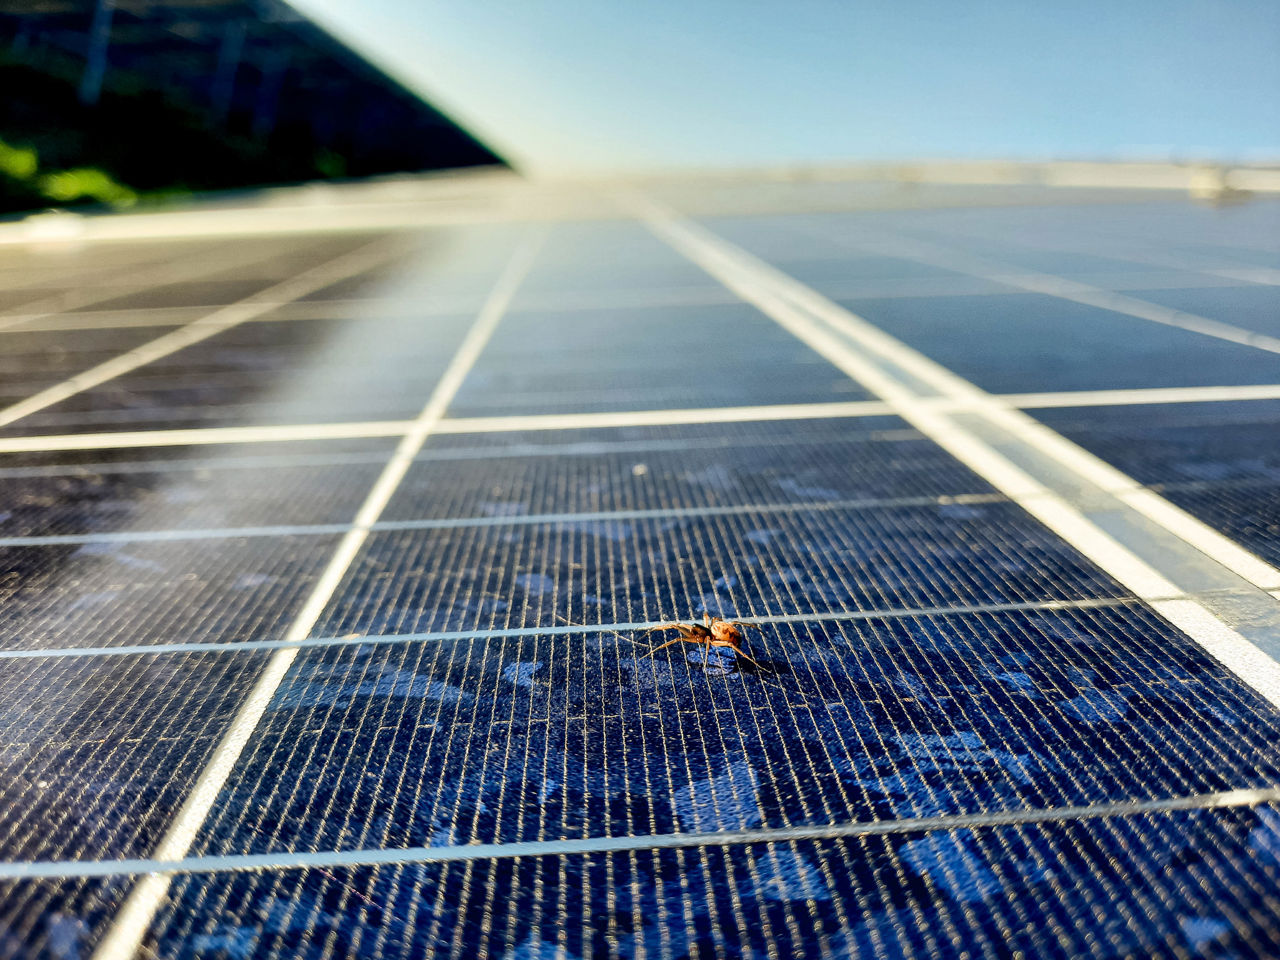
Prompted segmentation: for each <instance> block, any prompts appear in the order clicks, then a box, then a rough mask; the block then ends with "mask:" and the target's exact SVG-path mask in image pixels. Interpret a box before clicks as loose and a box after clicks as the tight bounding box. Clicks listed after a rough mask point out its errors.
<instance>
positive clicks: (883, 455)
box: [384, 421, 992, 520]
mask: <svg viewBox="0 0 1280 960" xmlns="http://www.w3.org/2000/svg"><path fill="white" fill-rule="evenodd" d="M899 423H900V421H899ZM790 427H791V432H792V435H791V436H790V437H786V436H784V435H783V431H781V430H775V431H772V433H770V432H757V433H756V434H755V435H754V436H752V435H751V434H748V433H746V432H744V431H739V433H740V436H739V438H738V439H737V440H735V441H734V443H733V444H732V445H728V444H726V443H724V438H723V437H722V438H721V442H720V443H715V442H710V443H707V442H705V441H703V440H702V439H701V436H700V435H705V433H706V431H705V430H702V431H695V430H686V429H666V430H663V431H660V432H659V431H655V430H643V431H641V430H636V431H632V436H633V437H634V438H635V439H633V440H630V441H612V443H611V441H609V440H606V439H592V438H591V437H589V436H588V437H583V438H581V439H580V440H579V441H578V445H577V447H576V448H575V447H573V446H568V447H566V446H564V445H562V446H561V447H559V448H553V449H552V450H550V451H548V452H547V453H544V454H542V455H540V456H534V455H528V456H523V457H512V456H511V455H510V447H508V446H506V445H507V444H509V445H511V446H513V447H516V448H517V449H528V450H530V451H536V450H537V444H536V440H537V439H538V438H537V437H536V436H535V435H533V434H523V435H522V434H514V435H512V434H506V435H504V437H503V444H504V445H503V446H495V447H493V448H492V449H491V450H490V453H489V455H488V456H480V455H479V454H481V453H483V452H484V449H485V448H480V449H477V450H476V451H475V454H476V455H475V456H471V457H468V458H466V459H463V458H460V457H459V458H456V459H443V458H441V459H435V458H434V457H435V456H436V455H437V454H443V453H445V452H447V451H449V450H451V449H456V443H455V444H454V445H452V446H443V445H441V446H437V444H436V442H435V440H443V439H445V438H444V437H440V438H435V440H433V441H432V442H430V443H429V444H428V446H427V448H426V457H427V458H426V459H424V460H421V461H420V462H419V463H417V464H416V465H415V466H414V467H413V468H412V469H411V470H410V472H409V474H408V475H407V476H406V477H405V479H404V480H403V481H402V483H401V485H400V487H399V488H398V490H397V493H396V496H395V497H394V498H393V499H392V501H391V503H390V504H389V505H388V507H387V510H386V513H385V514H384V516H385V518H386V519H388V520H403V519H417V518H422V517H455V518H456V517H520V516H525V515H531V514H532V515H536V514H545V513H576V512H588V511H609V510H646V509H663V508H669V509H696V508H699V507H724V506H748V505H761V504H789V505H804V504H819V505H820V504H839V503H843V502H847V501H876V500H889V501H892V500H900V499H904V498H905V499H910V498H938V497H947V496H955V495H966V494H978V495H981V494H991V493H992V490H991V487H990V486H989V485H988V484H987V483H986V482H985V481H983V480H981V479H979V478H978V477H976V476H975V475H974V474H973V473H972V472H970V471H969V470H967V469H966V468H964V467H963V466H961V465H960V464H958V463H957V462H956V461H955V460H953V459H952V458H951V457H950V456H948V455H947V454H946V453H945V452H944V451H942V450H940V449H939V448H938V447H937V445H936V444H934V443H932V442H931V441H928V440H925V439H924V438H922V437H920V436H919V435H918V434H915V433H914V431H910V430H899V431H897V432H895V433H889V432H887V431H880V432H879V433H878V434H877V433H869V434H867V435H865V436H864V437H858V436H857V434H856V433H855V432H853V431H849V430H847V429H842V428H841V427H840V425H839V424H838V423H832V422H830V421H828V422H826V423H814V424H808V425H799V426H797V425H794V424H793V425H790ZM664 445H666V446H668V447H674V449H663V446H664ZM619 446H620V447H621V449H613V448H616V447H619ZM611 447H612V448H611ZM850 464H857V469H856V470H851V469H850Z"/></svg>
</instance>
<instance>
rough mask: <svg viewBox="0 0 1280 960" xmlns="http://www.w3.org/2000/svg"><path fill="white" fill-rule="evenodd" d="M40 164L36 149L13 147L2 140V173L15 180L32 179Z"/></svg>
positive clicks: (0, 142)
mask: <svg viewBox="0 0 1280 960" xmlns="http://www.w3.org/2000/svg"><path fill="white" fill-rule="evenodd" d="M39 166H40V159H39V156H38V155H37V154H36V152H35V151H34V150H31V149H23V148H22V147H11V146H10V145H9V144H7V143H5V142H4V141H3V140H0V173H2V174H4V175H5V176H7V177H12V178H13V179H14V180H30V179H31V178H32V177H34V176H35V175H36V170H37V169H38V168H39Z"/></svg>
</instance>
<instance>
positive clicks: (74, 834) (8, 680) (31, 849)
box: [0, 653, 266, 861]
mask: <svg viewBox="0 0 1280 960" xmlns="http://www.w3.org/2000/svg"><path fill="white" fill-rule="evenodd" d="M265 662H266V655H265V654H251V653H236V654H216V653H210V654H195V655H186V656H168V657H142V658H136V657H121V658H112V659H110V660H107V661H94V660H91V659H87V658H72V659H59V658H51V659H43V660H27V661H15V662H10V663H9V664H7V665H6V666H5V669H4V671H3V677H0V702H2V703H3V704H4V707H3V708H0V723H2V724H3V729H4V749H3V753H0V823H3V829H0V859H3V860H6V861H11V860H72V859H88V860H93V859H112V858H118V857H138V856H146V855H147V854H148V853H150V851H151V850H152V848H153V847H154V846H155V844H156V842H157V841H158V840H159V838H160V835H161V833H162V832H163V831H164V828H165V827H166V826H168V823H169V820H170V818H171V817H172V815H173V812H174V811H175V810H176V809H177V808H178V807H179V806H180V805H181V804H182V801H183V800H184V799H185V798H186V795H187V794H188V793H189V792H190V790H191V787H192V785H193V783H194V781H195V778H196V777H197V776H198V775H199V772H200V770H201V769H202V768H203V767H204V764H205V763H206V762H207V761H208V758H209V755H210V753H211V752H212V750H213V748H214V746H215V745H216V744H217V742H218V740H219V738H220V737H221V736H222V732H223V730H224V728H225V727H226V724H227V722H228V721H229V720H230V718H231V715H232V714H233V713H234V712H235V711H236V709H237V708H238V707H239V706H240V703H241V702H242V701H243V700H244V697H245V696H246V694H247V693H248V692H249V688H250V687H251V686H252V685H253V683H254V681H255V680H256V679H257V677H258V675H259V674H260V673H261V671H262V667H263V665H264V664H265ZM30 691H39V695H38V696H37V697H34V698H33V697H31V696H30V695H29V694H30Z"/></svg>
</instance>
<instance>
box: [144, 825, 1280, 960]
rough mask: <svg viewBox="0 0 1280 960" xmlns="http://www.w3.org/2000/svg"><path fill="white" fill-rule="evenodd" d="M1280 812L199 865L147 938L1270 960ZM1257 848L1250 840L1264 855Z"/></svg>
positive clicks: (304, 949)
mask: <svg viewBox="0 0 1280 960" xmlns="http://www.w3.org/2000/svg"><path fill="white" fill-rule="evenodd" d="M1277 843H1280V811H1278V810H1277V809H1276V808H1275V807H1262V808H1259V809H1257V810H1244V811H1191V812H1179V813H1171V814H1159V815H1149V816H1141V817H1131V818H1119V819H1111V820H1086V821H1079V822H1066V823H1053V824H1043V825H1031V826H1014V827H1001V828H995V829H983V830H963V829H962V830H955V831H951V832H946V833H933V834H920V833H902V834H897V835H892V836H888V837H868V838H864V839H860V840H837V841H819V842H795V843H779V844H775V845H772V846H767V847H766V846H752V847H703V848H692V849H687V850H662V851H638V852H634V853H620V854H592V855H582V856H560V857H553V856H545V857H528V858H522V859H500V860H481V861H477V862H471V863H446V864H408V865H403V866H393V867H381V868H359V869H351V868H341V867H339V868H334V869H326V870H309V871H293V872H287V873H282V874H255V873H240V874H223V875H215V876H194V877H190V878H184V879H182V880H180V881H179V882H178V884H177V885H176V887H175V890H174V898H173V901H172V902H171V903H170V904H169V905H168V906H167V907H166V908H165V910H164V912H163V913H162V915H161V918H160V921H159V925H158V927H157V931H156V935H155V936H156V950H157V951H158V952H159V953H161V954H163V955H168V956H193V955H200V954H202V953H204V954H207V953H211V952H215V951H221V952H230V951H232V950H235V951H238V953H239V954H240V955H244V956H250V955H251V956H255V957H265V958H272V960H276V958H280V960H283V958H301V957H310V956H315V955H317V954H320V953H323V954H337V955H347V956H350V955H366V956H367V955H377V956H381V957H387V958H394V957H417V956H424V955H437V956H445V955H451V956H461V955H465V954H467V953H472V952H475V953H477V954H478V955H482V956H483V955H492V956H528V957H547V956H572V957H577V956H588V955H592V956H596V955H598V956H634V955H638V954H640V953H642V952H643V953H644V954H646V955H654V956H669V957H684V956H727V957H737V956H764V955H769V956H775V955H782V956H786V955H803V956H806V957H833V958H834V957H848V956H860V957H876V958H884V960H889V958H895V960H896V958H899V957H905V958H913V960H923V958H935V957H948V958H957V960H959V958H971V957H983V958H993V960H994V958H1004V957H1009V956H1018V955H1022V956H1035V957H1047V958H1079V957H1090V958H1098V960H1102V958H1108V957H1116V956H1190V955H1195V954H1197V953H1200V954H1206V955H1216V956H1231V957H1241V958H1249V957H1255V958H1264V957H1271V956H1275V955H1277V953H1278V952H1280V923H1277V920H1276V917H1277V916H1280V898H1278V897H1277V895H1276V890H1277V887H1278V885H1280V865H1278V864H1277V858H1276V855H1275V854H1274V852H1272V851H1275V850H1276V846H1277ZM1259 851H1262V852H1261V853H1260V852H1259Z"/></svg>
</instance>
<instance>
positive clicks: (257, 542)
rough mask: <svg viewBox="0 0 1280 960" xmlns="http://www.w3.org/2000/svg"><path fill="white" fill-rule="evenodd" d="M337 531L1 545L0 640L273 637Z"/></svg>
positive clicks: (39, 644) (31, 644) (7, 644)
mask: <svg viewBox="0 0 1280 960" xmlns="http://www.w3.org/2000/svg"><path fill="white" fill-rule="evenodd" d="M337 539H338V538H337V537H336V536H332V535H331V536H316V537H280V538H276V539H272V540H262V539H254V540H245V539H230V540H202V541H186V542H181V541H179V542H173V543H165V542H161V543H92V544H80V545H71V546H46V547H5V548H0V569H3V570H4V571H5V582H4V585H3V591H2V592H0V604H2V605H3V609H4V613H3V616H2V617H0V649H9V650H12V649H51V648H63V647H98V646H113V647H114V646H122V645H131V644H139V643H166V642H172V641H175V640H180V641H182V642H199V641H201V640H232V639H259V640H260V639H266V638H273V639H274V638H276V637H277V636H278V635H279V633H280V632H281V631H282V630H283V629H284V628H285V626H287V624H288V618H289V615H290V614H291V613H292V612H293V611H294V610H296V609H297V608H298V605H299V604H301V603H302V601H303V598H304V597H305V596H306V593H307V591H308V590H309V589H310V586H311V584H312V582H313V580H314V578H315V577H316V576H317V575H318V574H319V571H320V569H321V567H323V565H324V564H325V562H326V561H327V560H328V558H329V554H330V553H331V552H332V550H333V547H334V545H335V544H336V542H337Z"/></svg>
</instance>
